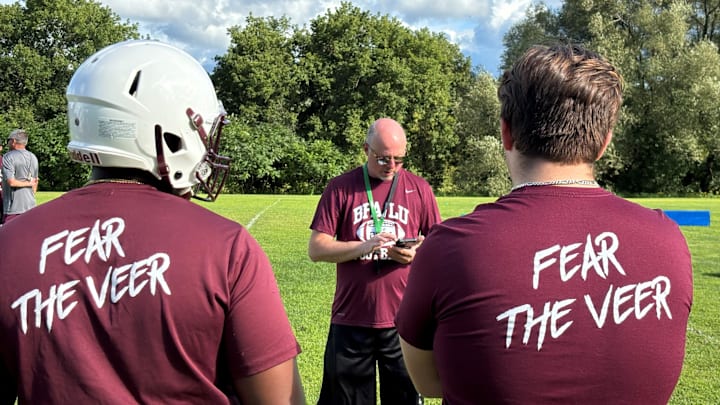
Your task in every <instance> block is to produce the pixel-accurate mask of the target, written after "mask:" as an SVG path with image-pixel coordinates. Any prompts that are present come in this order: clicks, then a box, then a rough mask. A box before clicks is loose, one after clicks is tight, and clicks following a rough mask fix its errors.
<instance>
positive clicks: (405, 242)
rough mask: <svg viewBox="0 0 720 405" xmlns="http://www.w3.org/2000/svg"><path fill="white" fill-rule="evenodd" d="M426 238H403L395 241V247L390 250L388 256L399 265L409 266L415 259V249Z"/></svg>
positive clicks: (420, 236)
mask: <svg viewBox="0 0 720 405" xmlns="http://www.w3.org/2000/svg"><path fill="white" fill-rule="evenodd" d="M423 239H425V237H424V236H422V235H419V236H418V237H417V238H402V239H398V240H396V241H395V246H393V247H392V248H390V249H388V256H390V258H391V259H393V260H395V261H396V262H398V263H402V264H408V263H410V262H412V261H413V259H414V258H415V249H416V248H417V247H418V246H419V245H420V244H421V243H422V241H423Z"/></svg>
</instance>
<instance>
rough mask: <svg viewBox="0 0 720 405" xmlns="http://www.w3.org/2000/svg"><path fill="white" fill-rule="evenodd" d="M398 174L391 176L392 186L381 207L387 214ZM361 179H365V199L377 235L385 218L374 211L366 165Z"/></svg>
mask: <svg viewBox="0 0 720 405" xmlns="http://www.w3.org/2000/svg"><path fill="white" fill-rule="evenodd" d="M399 175H400V173H399V172H398V173H395V176H393V182H392V186H390V193H389V194H388V196H387V200H385V205H384V207H383V210H384V211H385V212H387V209H388V204H389V203H390V201H392V199H393V196H394V195H395V188H396V187H397V182H398V177H399ZM363 178H364V179H365V191H366V192H367V198H368V202H369V203H370V215H372V219H373V225H374V226H375V234H379V233H380V232H382V225H383V222H384V221H385V217H383V216H382V215H378V214H377V212H376V211H375V201H373V196H372V190H370V176H368V169H367V163H365V164H364V165H363Z"/></svg>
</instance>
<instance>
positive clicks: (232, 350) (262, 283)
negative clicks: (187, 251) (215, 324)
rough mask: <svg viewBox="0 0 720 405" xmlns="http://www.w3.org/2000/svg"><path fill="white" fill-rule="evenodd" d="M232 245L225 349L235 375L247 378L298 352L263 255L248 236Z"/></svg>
mask: <svg viewBox="0 0 720 405" xmlns="http://www.w3.org/2000/svg"><path fill="white" fill-rule="evenodd" d="M238 239H239V241H238V242H236V244H235V249H236V253H235V255H234V256H235V261H234V263H233V266H234V269H233V271H231V273H230V274H231V277H230V279H229V284H230V285H229V288H230V302H229V308H228V315H227V320H226V323H225V332H224V336H223V337H224V339H223V340H224V345H225V353H226V355H227V359H228V367H229V368H230V371H231V372H232V374H233V375H235V376H250V375H254V374H257V373H259V372H261V371H265V370H267V369H269V368H272V367H274V366H276V365H278V364H280V363H283V362H285V361H287V360H289V359H291V358H293V357H295V356H297V355H298V354H299V353H300V345H299V344H298V342H297V340H296V338H295V335H294V333H293V330H292V328H291V326H290V321H289V320H288V317H287V313H286V312H285V307H284V305H283V302H282V299H281V297H280V290H279V288H278V285H277V281H276V279H275V275H274V274H273V271H272V268H271V265H270V261H269V259H268V258H267V255H266V254H265V252H263V250H262V249H261V248H260V246H259V245H258V243H257V242H256V241H255V239H253V238H252V237H251V236H250V235H249V234H247V233H246V232H243V233H241V234H240V235H239V237H238Z"/></svg>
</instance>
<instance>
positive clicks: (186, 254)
mask: <svg viewBox="0 0 720 405" xmlns="http://www.w3.org/2000/svg"><path fill="white" fill-rule="evenodd" d="M67 99H68V126H69V130H70V143H69V144H68V149H69V151H70V156H71V157H72V159H73V160H75V161H78V162H81V163H85V164H89V165H91V166H92V177H91V180H90V181H89V182H88V183H87V184H86V185H85V186H84V187H82V188H79V189H77V190H72V191H70V192H68V193H65V194H64V195H62V196H61V197H59V198H57V199H54V200H52V201H50V202H48V203H46V204H43V205H40V206H38V207H37V208H35V209H33V210H32V211H29V212H27V213H26V214H24V215H22V216H21V217H19V218H18V219H16V220H14V221H12V222H11V223H8V224H7V225H6V226H5V227H3V229H2V231H0V257H2V258H3V260H2V261H1V262H0V402H2V403H13V401H14V399H15V398H18V400H19V402H20V403H65V402H72V403H99V402H103V403H118V404H127V403H162V404H172V403H212V404H223V403H225V404H229V403H236V402H237V400H239V401H240V402H242V403H248V404H263V403H273V404H276V403H304V394H303V390H302V385H301V383H300V378H299V373H298V370H297V365H296V363H295V358H296V356H297V355H298V354H299V353H300V347H299V344H298V342H297V340H296V338H295V336H294V334H293V332H292V329H291V327H290V324H289V321H288V318H287V315H286V313H285V310H284V307H283V304H282V302H281V299H280V295H279V291H278V286H277V283H276V280H275V278H274V275H273V272H272V269H271V267H270V263H269V260H268V258H267V256H266V255H265V253H264V252H263V251H262V249H261V248H260V246H259V245H258V243H257V242H256V241H255V240H254V239H253V238H252V237H251V236H250V234H249V233H248V232H247V230H245V229H244V228H243V227H242V226H241V225H239V224H237V223H235V222H232V221H230V220H228V219H225V218H223V217H221V216H218V215H216V214H214V213H212V212H210V211H209V210H206V209H205V208H203V207H201V206H199V205H197V204H194V203H192V202H191V201H188V198H189V197H190V196H191V195H193V194H195V195H196V196H197V197H200V198H204V199H206V200H211V201H212V200H214V199H215V198H217V196H218V194H219V193H220V191H221V189H222V186H223V183H224V178H225V175H226V173H227V169H228V164H229V159H228V158H227V157H223V156H220V155H219V154H218V145H219V141H220V135H221V131H222V128H223V125H225V113H224V111H223V109H222V105H221V103H220V102H219V101H218V100H217V98H216V95H215V90H214V87H213V84H212V82H211V80H210V78H209V77H208V75H207V72H206V71H205V70H204V69H203V68H202V66H201V65H200V64H199V63H198V62H197V61H196V60H195V59H193V58H192V57H191V56H189V55H188V54H186V53H185V52H183V51H181V50H179V49H176V48H174V47H172V46H169V45H166V44H163V43H160V42H156V41H126V42H121V43H118V44H114V45H111V46H109V47H107V48H105V49H102V50H100V51H99V52H97V53H96V54H95V55H93V56H91V57H90V58H89V59H88V60H86V61H85V62H84V63H83V64H82V65H81V66H80V67H79V68H78V69H77V71H76V72H75V74H74V75H73V78H72V80H71V81H70V84H69V86H68V88H67ZM178 196H180V197H184V198H179V197H178Z"/></svg>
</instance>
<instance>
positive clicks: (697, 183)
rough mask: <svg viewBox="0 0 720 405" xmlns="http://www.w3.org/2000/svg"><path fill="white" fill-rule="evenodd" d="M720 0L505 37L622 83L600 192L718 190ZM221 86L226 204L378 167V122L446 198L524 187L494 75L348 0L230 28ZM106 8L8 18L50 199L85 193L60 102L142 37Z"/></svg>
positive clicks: (14, 119)
mask: <svg viewBox="0 0 720 405" xmlns="http://www.w3.org/2000/svg"><path fill="white" fill-rule="evenodd" d="M718 17H720V0H713V1H710V0H708V1H654V0H652V1H647V0H642V1H640V0H638V1H633V0H622V1H613V2H588V1H584V0H566V1H565V2H564V4H563V5H562V6H561V7H560V8H559V9H550V8H548V7H547V6H545V5H544V4H542V3H537V4H534V5H532V6H531V7H530V8H529V9H528V10H527V14H526V16H525V18H524V19H523V20H522V21H520V22H519V23H517V24H515V25H514V26H513V27H512V28H511V29H510V30H509V31H508V33H507V34H506V35H505V37H504V40H503V45H504V47H505V50H504V53H503V57H502V61H503V68H507V67H509V66H510V65H511V64H512V62H513V61H514V60H515V58H517V57H518V56H519V55H520V54H521V53H522V52H523V51H524V50H525V49H526V48H527V47H528V46H530V45H533V44H538V43H540V44H550V43H553V42H572V43H582V44H585V45H586V46H587V47H588V48H590V49H593V50H596V51H598V52H599V53H601V54H602V55H604V56H605V57H607V58H608V59H609V60H611V61H612V62H613V63H615V64H616V65H617V66H618V67H619V69H620V71H621V73H622V74H623V77H624V80H625V91H624V105H623V109H622V114H621V119H620V122H619V124H618V126H617V128H616V129H615V132H614V142H613V144H612V146H611V147H610V149H609V150H608V152H607V153H606V155H605V157H604V158H603V159H601V160H600V161H599V162H598V165H597V177H598V180H599V181H600V182H601V184H602V185H603V186H605V187H607V188H609V189H611V190H613V191H615V192H618V193H623V194H626V195H628V194H641V193H649V194H660V195H683V194H718V193H720V176H719V175H718V172H719V170H718V169H720V160H719V159H718V156H719V155H720V136H718V135H719V134H718V132H719V130H720V129H719V128H718V125H720V124H719V123H720V120H718V118H719V117H718V115H719V114H720V54H719V53H718V44H719V43H720V35H719V34H720V26H718V24H720V18H718ZM228 35H229V37H230V45H229V47H228V49H227V52H226V53H225V54H223V55H218V56H216V57H215V62H216V63H215V67H214V68H213V70H212V71H211V72H209V73H210V75H211V77H212V79H213V82H214V83H215V86H216V90H217V93H218V96H219V98H220V99H221V100H222V101H223V103H224V106H225V109H226V110H227V111H228V113H229V114H230V115H229V118H230V124H229V125H228V126H227V127H226V128H225V130H224V132H223V137H224V142H223V146H222V147H223V150H222V152H223V153H224V154H227V155H228V156H231V157H232V158H233V163H232V166H231V173H230V178H229V179H228V181H227V183H226V191H227V192H231V193H298V194H308V193H315V194H317V193H320V192H322V190H323V188H324V186H325V184H326V183H327V181H328V180H329V179H330V178H331V177H334V176H336V175H338V174H340V173H341V172H343V171H346V170H348V169H350V168H352V167H354V166H356V165H358V164H360V163H362V162H363V161H364V156H363V154H362V144H363V141H364V138H365V133H366V130H367V127H368V126H369V125H370V123H371V122H372V121H374V120H375V119H376V118H379V117H383V116H388V117H392V118H394V119H396V120H397V121H399V122H400V123H401V124H402V125H403V126H404V127H405V129H406V131H407V135H408V158H407V159H406V161H407V163H406V167H407V168H408V169H409V170H412V171H413V172H415V173H418V174H420V175H422V176H424V177H425V178H427V179H428V181H429V182H430V184H431V185H432V186H433V188H434V189H435V191H436V192H437V193H438V194H440V195H501V194H504V193H506V192H507V191H508V190H509V186H510V181H509V178H508V173H507V169H506V168H505V164H504V157H503V152H502V147H501V144H500V139H499V103H498V101H497V96H496V89H497V80H498V79H497V78H496V77H493V76H492V75H491V74H490V73H488V72H487V71H485V70H484V69H483V68H482V67H478V66H472V65H471V62H470V59H469V58H468V57H466V56H464V55H463V54H462V52H461V51H460V49H459V47H458V46H457V45H455V44H452V43H451V42H450V41H449V40H448V39H447V38H446V37H445V36H444V35H443V34H438V33H434V32H431V31H429V30H428V29H417V30H413V29H410V28H408V27H406V26H404V25H403V24H402V23H401V22H400V21H399V20H397V19H395V18H393V17H390V16H387V15H381V14H373V13H371V12H369V11H365V10H362V9H360V8H358V7H356V6H354V5H352V3H350V2H344V3H342V5H341V6H340V7H339V8H337V9H335V10H328V11H327V12H326V13H325V14H322V15H319V16H318V17H316V18H315V19H313V20H311V21H310V23H309V24H308V25H306V26H303V27H299V26H297V25H295V24H293V23H292V21H290V20H289V19H288V18H287V17H284V16H280V17H263V18H260V17H255V16H252V15H250V16H248V17H247V18H246V20H245V24H244V25H242V26H240V25H238V26H234V27H231V28H229V30H228ZM140 37H141V36H140V34H139V31H138V26H137V24H136V23H132V22H130V21H122V20H121V19H120V17H119V16H118V15H117V14H115V13H114V12H113V11H112V10H111V9H110V8H108V7H106V6H102V5H101V4H99V3H97V2H95V1H92V0H26V1H24V2H16V3H14V4H10V5H0V82H2V83H3V86H2V87H0V118H2V119H0V131H5V132H6V133H9V131H10V130H12V129H13V128H16V127H22V128H25V129H27V130H28V131H29V133H30V136H31V140H30V145H29V147H28V148H29V149H30V150H32V151H33V152H34V153H35V154H36V155H37V156H38V158H39V160H40V166H41V167H40V171H41V174H40V176H41V179H42V180H41V184H40V188H41V189H42V190H55V191H64V190H69V189H71V188H75V187H78V186H81V185H82V184H83V183H84V182H85V181H86V180H87V175H88V172H89V171H88V168H87V167H84V166H82V165H78V164H76V163H73V162H71V161H70V160H69V157H68V155H67V151H66V149H65V147H66V145H67V142H68V132H67V124H66V119H67V118H66V112H65V109H66V100H65V98H64V93H65V89H66V86H67V84H68V82H69V80H70V78H71V77H72V74H73V72H74V69H75V68H77V66H79V64H80V63H81V62H82V61H84V60H85V59H86V58H87V57H89V56H90V55H92V54H93V53H94V52H96V51H97V50H99V49H101V48H103V47H104V46H106V45H109V44H112V43H114V42H117V41H121V40H125V39H137V38H140Z"/></svg>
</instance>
